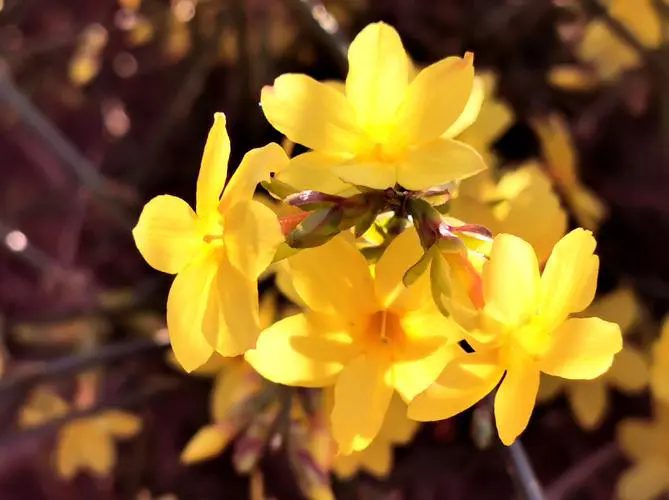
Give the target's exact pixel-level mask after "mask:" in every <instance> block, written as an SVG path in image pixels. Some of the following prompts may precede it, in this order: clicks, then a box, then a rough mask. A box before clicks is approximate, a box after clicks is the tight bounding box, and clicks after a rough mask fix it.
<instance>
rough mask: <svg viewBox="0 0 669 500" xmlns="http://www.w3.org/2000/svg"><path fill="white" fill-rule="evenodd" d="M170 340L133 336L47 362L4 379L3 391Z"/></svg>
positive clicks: (152, 349) (149, 349)
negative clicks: (126, 339) (86, 351)
mask: <svg viewBox="0 0 669 500" xmlns="http://www.w3.org/2000/svg"><path fill="white" fill-rule="evenodd" d="M168 343H169V342H168V341H167V340H160V341H159V340H153V339H145V338H140V339H133V340H128V341H125V342H117V343H113V344H107V345H105V346H102V347H100V348H99V349H97V350H95V351H91V352H88V353H84V354H72V355H69V356H64V357H62V358H58V359H56V360H54V361H47V362H46V363H44V364H42V365H38V366H35V367H33V368H29V369H25V370H23V371H20V372H17V373H15V374H14V375H11V376H7V377H5V378H3V379H2V380H0V394H2V393H4V392H7V391H11V390H16V389H21V388H25V387H28V386H31V385H33V384H36V383H38V382H40V381H42V380H47V379H50V378H52V377H57V376H64V375H70V374H72V373H76V372H79V371H82V370H85V369H86V368H90V367H91V366H97V365H102V364H105V363H110V362H112V361H116V360H119V359H123V358H125V357H127V356H133V355H140V354H146V353H152V352H157V351H160V350H162V349H164V348H165V347H167V345H168Z"/></svg>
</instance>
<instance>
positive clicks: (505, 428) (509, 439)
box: [495, 362, 539, 446]
mask: <svg viewBox="0 0 669 500" xmlns="http://www.w3.org/2000/svg"><path fill="white" fill-rule="evenodd" d="M538 390H539V370H538V369H537V368H536V366H535V365H534V364H533V363H531V362H517V363H514V364H513V366H509V367H508V368H507V371H506V376H505V377H504V379H503V380H502V383H501V384H500V386H499V389H497V394H496V395H495V422H496V423H497V432H498V433H499V438H500V439H501V441H502V443H504V444H505V445H507V446H509V445H511V444H512V443H513V442H514V441H515V440H516V438H517V437H518V436H519V435H520V433H521V432H523V431H524V430H525V427H527V424H528V422H529V421H530V416H531V415H532V410H533V409H534V403H535V401H536V399H537V392H538Z"/></svg>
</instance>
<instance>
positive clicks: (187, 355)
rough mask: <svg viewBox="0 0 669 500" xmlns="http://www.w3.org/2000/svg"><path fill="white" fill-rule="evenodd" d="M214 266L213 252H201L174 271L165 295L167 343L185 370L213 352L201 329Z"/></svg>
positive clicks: (199, 362)
mask: <svg viewBox="0 0 669 500" xmlns="http://www.w3.org/2000/svg"><path fill="white" fill-rule="evenodd" d="M217 269H218V267H217V262H216V258H215V256H214V255H213V254H211V253H209V254H206V255H203V256H201V257H200V258H198V259H196V260H194V261H193V262H192V263H191V264H189V265H188V266H186V268H184V269H183V270H182V271H181V272H180V273H179V274H177V277H176V278H175V280H174V283H172V287H171V288H170V293H169V294H168V296H167V329H168V331H169V335H170V343H171V344H172V350H173V351H174V356H175V357H176V359H177V361H178V362H179V364H180V365H181V366H182V367H183V368H184V370H186V371H188V372H191V371H193V370H195V369H196V368H199V367H200V366H201V365H203V364H204V363H205V362H206V361H207V360H208V359H209V357H210V356H211V354H212V353H213V352H214V349H213V347H212V346H211V345H209V343H208V342H207V339H206V337H205V335H204V331H205V328H206V320H205V316H206V315H205V311H206V309H207V304H208V302H209V295H210V294H211V293H212V287H213V282H214V277H215V276H216V272H217Z"/></svg>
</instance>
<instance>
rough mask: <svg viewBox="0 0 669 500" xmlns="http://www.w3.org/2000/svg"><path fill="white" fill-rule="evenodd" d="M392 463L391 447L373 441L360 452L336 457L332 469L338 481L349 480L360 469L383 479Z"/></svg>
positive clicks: (384, 442) (385, 442) (381, 442)
mask: <svg viewBox="0 0 669 500" xmlns="http://www.w3.org/2000/svg"><path fill="white" fill-rule="evenodd" d="M392 462H393V448H392V445H391V444H390V443H389V442H387V441H381V440H378V439H375V440H374V441H372V443H371V444H370V445H369V446H368V447H367V448H365V449H364V450H362V451H354V452H353V453H351V454H350V455H341V454H340V455H337V457H336V458H335V461H334V464H333V469H334V473H335V474H336V475H337V477H339V478H340V479H349V478H351V477H353V475H354V474H355V473H356V472H358V471H359V470H361V469H363V470H365V471H366V472H369V473H370V474H372V475H373V476H376V477H378V478H383V477H386V476H387V475H388V473H389V472H390V468H391V466H392Z"/></svg>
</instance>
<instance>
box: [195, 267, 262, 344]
mask: <svg viewBox="0 0 669 500" xmlns="http://www.w3.org/2000/svg"><path fill="white" fill-rule="evenodd" d="M213 286H214V290H213V291H212V293H211V294H210V295H209V303H208V304H207V308H206V311H205V322H206V325H205V330H204V334H205V338H206V339H207V341H208V342H209V344H210V345H212V346H214V348H215V349H216V352H218V353H219V354H221V355H223V356H239V355H240V354H244V353H245V352H246V351H247V350H248V349H251V348H252V347H253V346H255V343H256V340H257V338H258V335H259V334H260V313H259V304H258V284H257V282H256V280H255V278H253V279H249V278H248V277H247V276H244V275H243V274H242V273H241V272H239V270H238V269H237V268H236V267H235V266H233V265H232V263H231V262H230V261H229V259H228V258H226V257H223V258H221V259H219V263H218V272H217V273H216V277H215V281H214V283H213Z"/></svg>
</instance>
